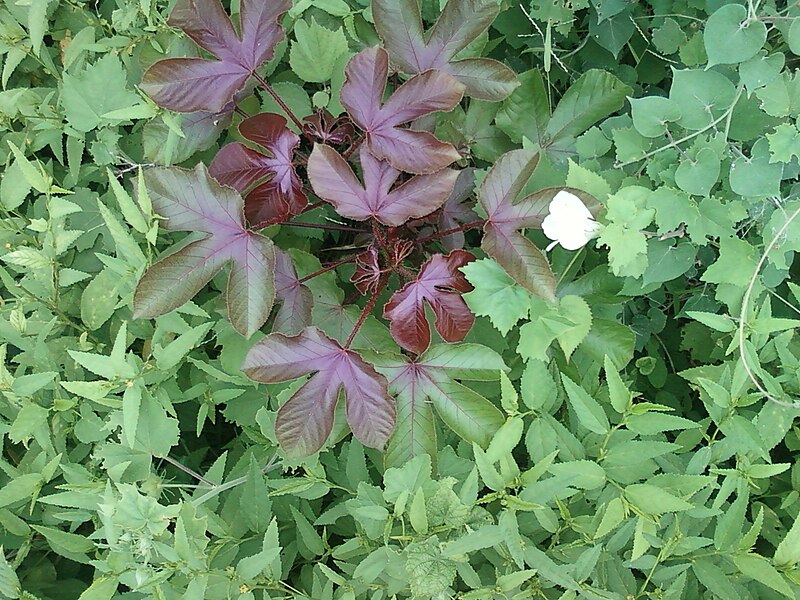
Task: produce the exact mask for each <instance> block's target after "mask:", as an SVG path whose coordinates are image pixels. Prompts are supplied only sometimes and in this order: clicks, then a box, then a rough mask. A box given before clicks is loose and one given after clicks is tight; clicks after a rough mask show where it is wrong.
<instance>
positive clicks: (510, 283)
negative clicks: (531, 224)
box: [461, 258, 531, 335]
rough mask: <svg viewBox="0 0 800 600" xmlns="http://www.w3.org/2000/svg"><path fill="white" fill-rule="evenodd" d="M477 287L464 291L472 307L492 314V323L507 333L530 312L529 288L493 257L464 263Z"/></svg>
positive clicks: (489, 315) (470, 278) (504, 333)
mask: <svg viewBox="0 0 800 600" xmlns="http://www.w3.org/2000/svg"><path fill="white" fill-rule="evenodd" d="M461 271H462V272H463V273H464V275H465V276H466V278H467V281H469V282H470V283H471V284H472V285H473V287H474V289H473V290H472V291H471V292H467V293H466V294H464V295H463V298H464V300H466V302H467V305H468V306H469V308H470V310H471V311H472V312H473V313H475V314H476V315H477V316H479V317H489V320H490V321H491V322H492V325H494V326H495V328H496V329H497V330H498V331H499V332H500V333H502V334H503V335H507V334H508V332H509V331H511V328H512V327H514V325H516V324H517V322H518V321H519V320H520V319H524V318H526V317H527V316H528V310H529V307H530V297H531V295H530V292H528V291H527V290H526V289H524V288H523V287H522V286H520V285H518V284H517V283H516V282H515V281H514V280H513V279H511V277H510V276H509V275H508V273H506V271H505V269H503V268H502V267H501V266H500V265H498V264H497V262H496V261H494V260H492V259H491V258H484V259H481V260H476V261H473V262H471V263H469V264H468V265H465V266H463V267H461Z"/></svg>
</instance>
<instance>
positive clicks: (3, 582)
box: [0, 546, 22, 600]
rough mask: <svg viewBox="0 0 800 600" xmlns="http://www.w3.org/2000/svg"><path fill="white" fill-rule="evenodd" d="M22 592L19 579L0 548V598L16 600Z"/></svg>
mask: <svg viewBox="0 0 800 600" xmlns="http://www.w3.org/2000/svg"><path fill="white" fill-rule="evenodd" d="M21 592H22V587H21V586H20V584H19V578H18V577H17V574H16V573H14V569H12V568H11V565H9V564H8V561H7V560H6V555H5V554H4V553H3V547H2V546H0V596H3V597H5V598H10V599H11V600H17V598H19V597H20V593H21Z"/></svg>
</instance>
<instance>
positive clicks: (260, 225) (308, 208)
mask: <svg viewBox="0 0 800 600" xmlns="http://www.w3.org/2000/svg"><path fill="white" fill-rule="evenodd" d="M303 191H305V190H303ZM323 204H325V201H324V200H320V201H319V202H315V203H314V204H309V205H308V206H306V207H305V208H304V209H303V210H301V211H300V213H298V214H297V215H291V216H289V217H288V218H289V219H291V218H292V217H293V216H300V215H302V214H303V213H307V212H310V211H312V210H314V209H315V208H319V207H320V206H322V205H323ZM291 224H292V223H291V222H290V221H288V220H287V219H286V218H283V217H279V218H277V219H269V220H268V221H262V222H261V223H256V224H255V225H253V226H252V227H253V229H264V228H265V227H270V226H272V225H291ZM300 227H302V225H300ZM314 227H317V225H314ZM321 229H325V227H321ZM358 231H366V230H362V229H359V230H358Z"/></svg>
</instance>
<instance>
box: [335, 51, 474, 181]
mask: <svg viewBox="0 0 800 600" xmlns="http://www.w3.org/2000/svg"><path fill="white" fill-rule="evenodd" d="M345 75H346V80H345V82H344V85H343V86H342V91H341V102H342V105H343V106H344V107H345V108H346V109H347V112H348V113H349V114H350V116H351V117H352V119H353V122H354V123H355V124H356V125H358V126H359V127H361V129H363V130H364V131H365V133H366V140H365V145H366V147H367V149H368V150H369V152H370V153H371V154H372V155H373V156H375V158H377V159H379V160H387V161H389V163H390V164H391V165H392V167H394V168H395V169H397V170H399V171H406V172H408V173H415V174H429V173H435V172H436V171H439V170H440V169H443V168H444V167H446V166H448V165H449V164H450V163H452V162H453V161H455V160H458V159H459V158H460V154H459V153H458V152H457V151H456V149H455V148H454V147H453V146H452V145H450V144H447V143H445V142H442V141H439V140H438V139H436V137H434V136H433V134H431V133H428V132H427V131H415V130H412V129H400V128H399V126H400V125H403V124H404V123H408V122H410V121H413V120H414V119H419V118H420V117H423V116H425V115H429V114H431V113H433V112H436V111H449V110H452V109H453V108H455V106H456V105H457V104H458V103H459V102H460V101H461V97H462V96H463V94H464V86H463V85H462V84H461V83H459V82H458V81H457V80H455V79H454V78H453V77H451V76H450V75H448V74H447V73H444V72H442V71H438V70H432V71H425V72H424V73H421V74H419V75H417V76H415V77H412V78H411V79H409V80H408V81H406V82H405V83H404V84H403V85H401V86H400V87H399V88H397V89H396V90H395V91H394V93H393V94H392V95H391V97H390V98H389V99H388V100H387V101H386V103H385V104H383V103H382V100H383V91H384V88H385V87H386V80H387V77H388V76H389V56H388V54H387V53H386V50H384V49H383V48H379V47H377V46H376V47H374V48H367V49H366V50H363V51H361V52H360V53H358V54H356V55H355V56H354V57H353V58H351V59H350V62H348V63H347V67H346V68H345Z"/></svg>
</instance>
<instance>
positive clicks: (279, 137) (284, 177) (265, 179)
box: [208, 113, 308, 226]
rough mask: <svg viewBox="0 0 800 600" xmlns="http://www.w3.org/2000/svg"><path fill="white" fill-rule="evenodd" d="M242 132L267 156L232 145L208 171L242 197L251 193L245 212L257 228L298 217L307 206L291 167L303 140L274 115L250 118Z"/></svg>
mask: <svg viewBox="0 0 800 600" xmlns="http://www.w3.org/2000/svg"><path fill="white" fill-rule="evenodd" d="M239 132H240V133H241V134H242V135H243V136H244V137H245V138H246V139H248V140H250V141H251V142H254V143H256V144H258V145H259V146H261V147H262V148H264V150H266V151H267V153H268V154H264V153H261V152H257V151H255V150H252V149H251V148H248V147H247V146H245V145H244V144H241V143H239V142H232V143H230V144H227V145H225V146H223V147H222V149H221V150H220V151H219V152H218V153H217V155H216V156H215V157H214V160H213V161H212V162H211V166H209V168H208V170H209V172H210V173H211V175H212V176H213V177H214V178H215V179H216V180H217V181H219V182H220V183H222V184H224V185H229V186H231V187H232V188H234V189H236V190H238V191H239V192H241V193H242V194H244V193H245V192H246V191H247V190H249V191H248V192H247V194H246V195H245V198H244V211H245V216H246V217H247V220H248V222H249V223H251V224H252V225H254V226H255V225H259V224H261V223H267V222H277V221H280V220H283V219H286V218H288V217H290V216H292V215H296V214H299V213H300V212H301V211H302V210H303V209H304V208H305V207H306V205H307V204H308V198H307V197H306V195H305V194H304V193H303V183H302V182H301V181H300V178H299V177H298V176H297V172H296V171H295V168H294V165H293V164H292V161H293V158H294V151H295V149H296V148H297V146H299V145H300V137H299V136H298V135H297V134H296V133H295V132H293V131H292V130H291V129H289V128H288V127H287V126H286V119H285V118H284V117H282V116H281V115H276V114H274V113H262V114H259V115H255V116H252V117H248V118H247V119H245V120H244V121H242V122H241V123H240V124H239Z"/></svg>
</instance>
